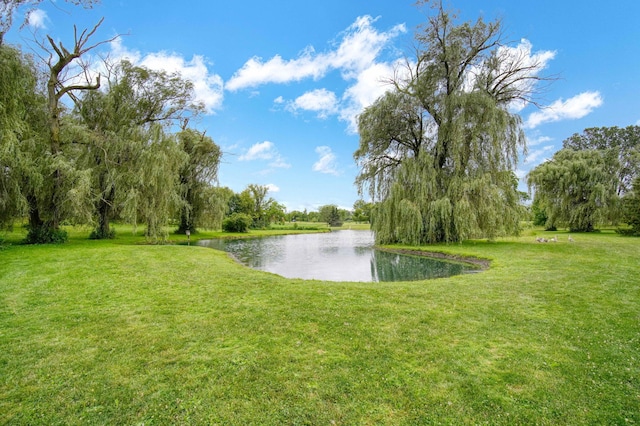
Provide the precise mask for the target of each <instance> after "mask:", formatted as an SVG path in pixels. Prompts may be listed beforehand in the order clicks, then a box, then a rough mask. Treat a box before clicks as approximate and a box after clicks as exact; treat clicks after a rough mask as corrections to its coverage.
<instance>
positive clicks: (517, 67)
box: [496, 38, 556, 112]
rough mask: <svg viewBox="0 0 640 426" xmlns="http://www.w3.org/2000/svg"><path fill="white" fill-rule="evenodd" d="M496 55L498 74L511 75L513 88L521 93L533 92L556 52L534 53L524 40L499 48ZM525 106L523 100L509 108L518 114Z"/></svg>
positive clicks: (515, 102) (528, 42) (542, 51)
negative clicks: (498, 62)
mask: <svg viewBox="0 0 640 426" xmlns="http://www.w3.org/2000/svg"><path fill="white" fill-rule="evenodd" d="M496 54H497V55H498V57H499V58H500V67H499V69H498V71H497V72H498V74H502V73H511V74H513V76H512V79H511V80H512V81H513V82H514V84H513V85H512V86H513V88H516V89H518V90H520V91H523V92H535V87H534V86H535V85H536V84H537V83H538V79H537V77H538V74H539V73H540V72H541V71H542V70H544V69H545V68H547V65H548V63H549V62H550V61H551V60H552V59H554V58H555V56H556V52H555V51H552V50H541V51H538V52H535V53H534V52H533V45H532V44H531V42H530V41H529V40H527V39H524V38H523V39H522V40H520V43H519V44H517V45H516V46H501V47H499V48H498V50H497V52H496ZM516 71H517V72H516ZM527 104H528V103H527V102H525V101H523V100H520V101H513V102H512V103H511V105H510V108H511V109H512V110H513V111H514V112H519V111H522V110H523V109H524V108H525V107H526V106H527Z"/></svg>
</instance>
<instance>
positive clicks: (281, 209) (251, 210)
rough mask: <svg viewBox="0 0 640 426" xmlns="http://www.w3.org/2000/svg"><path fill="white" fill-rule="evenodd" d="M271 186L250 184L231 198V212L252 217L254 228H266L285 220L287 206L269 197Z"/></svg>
mask: <svg viewBox="0 0 640 426" xmlns="http://www.w3.org/2000/svg"><path fill="white" fill-rule="evenodd" d="M268 193H269V187H268V186H266V185H257V184H249V185H248V186H247V188H246V189H245V190H243V191H242V192H241V193H239V194H234V195H233V196H231V197H230V198H229V214H233V213H244V214H246V215H248V216H250V217H251V219H252V224H251V227H252V228H253V229H265V228H267V227H268V226H269V225H270V224H271V223H273V222H284V220H285V218H286V215H285V206H284V205H282V204H280V203H278V202H277V201H276V200H274V199H273V198H271V197H269V198H267V194H268Z"/></svg>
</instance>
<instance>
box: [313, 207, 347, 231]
mask: <svg viewBox="0 0 640 426" xmlns="http://www.w3.org/2000/svg"><path fill="white" fill-rule="evenodd" d="M318 213H319V215H318V220H319V221H320V222H326V223H327V224H329V226H342V220H341V219H340V212H339V211H338V206H336V205H335V204H328V205H324V206H321V207H320V208H319V209H318Z"/></svg>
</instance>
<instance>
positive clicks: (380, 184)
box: [354, 1, 544, 244]
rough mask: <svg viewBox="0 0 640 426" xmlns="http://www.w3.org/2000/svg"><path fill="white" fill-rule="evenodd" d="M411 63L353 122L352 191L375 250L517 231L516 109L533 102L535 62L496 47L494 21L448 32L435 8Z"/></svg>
mask: <svg viewBox="0 0 640 426" xmlns="http://www.w3.org/2000/svg"><path fill="white" fill-rule="evenodd" d="M419 3H420V4H431V5H432V6H433V8H434V10H435V15H434V16H431V17H429V20H428V22H427V25H426V26H425V27H424V29H423V31H422V32H421V33H419V34H418V35H417V36H416V39H417V43H418V48H417V51H416V57H415V58H414V59H412V60H407V61H406V67H405V68H404V69H402V70H398V72H397V73H396V76H395V77H394V79H393V81H392V82H391V83H392V84H393V89H392V91H391V92H390V93H388V94H386V95H385V96H383V97H381V98H380V99H378V100H377V101H376V102H374V104H372V105H371V106H370V107H368V108H366V109H365V110H364V111H363V113H362V114H361V115H360V117H359V119H358V132H359V134H360V145H359V148H358V150H357V151H356V152H355V154H354V157H355V160H356V162H357V163H358V165H359V167H360V173H359V174H358V176H357V178H356V183H357V185H358V188H359V191H360V193H363V192H364V191H365V190H367V189H368V192H369V195H370V196H371V198H372V200H374V201H375V202H376V203H377V204H376V207H375V209H374V210H373V212H372V229H373V230H374V231H375V234H376V241H377V242H378V243H393V242H404V243H411V244H421V243H432V242H457V241H462V240H464V239H466V238H471V237H488V238H492V237H495V236H498V235H504V234H514V233H517V232H518V229H519V221H520V219H521V216H522V209H521V207H520V203H519V201H520V197H519V194H518V192H517V179H516V178H515V174H514V169H515V165H516V163H517V152H518V148H519V147H522V146H524V143H525V138H524V135H523V132H522V129H521V119H520V117H519V116H517V115H516V114H513V113H511V112H510V109H509V108H510V106H511V105H513V103H515V102H534V99H533V96H534V94H535V87H536V83H537V82H538V81H540V80H544V78H542V77H540V76H539V75H538V73H539V71H540V70H541V69H542V65H543V64H542V63H540V62H537V61H535V60H534V61H531V60H530V58H529V57H527V56H525V55H523V54H516V53H514V51H513V50H510V49H507V48H505V42H504V40H503V39H502V30H501V26H500V22H498V21H495V22H490V23H485V22H484V21H483V20H482V19H478V20H477V21H476V22H475V23H468V22H466V23H462V24H458V25H456V24H455V22H454V17H453V16H452V15H451V14H450V13H449V12H447V11H445V10H444V8H443V5H442V2H441V1H422V2H419Z"/></svg>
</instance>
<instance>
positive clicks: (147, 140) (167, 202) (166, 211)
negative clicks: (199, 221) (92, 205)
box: [123, 123, 187, 242]
mask: <svg viewBox="0 0 640 426" xmlns="http://www.w3.org/2000/svg"><path fill="white" fill-rule="evenodd" d="M140 137H142V138H143V139H142V140H141V143H142V144H143V145H144V146H145V149H144V150H143V151H142V153H141V155H140V159H139V163H138V164H139V165H140V166H141V167H139V169H138V173H136V174H135V181H134V183H133V185H132V187H131V188H130V189H128V192H127V193H126V201H125V207H124V209H123V214H124V217H125V219H126V220H128V221H129V222H131V223H133V224H134V225H137V223H138V221H139V220H141V221H143V222H144V223H145V225H146V228H145V236H146V237H147V238H148V239H149V240H152V241H154V242H164V241H165V240H166V237H167V232H166V230H165V229H164V227H165V225H166V224H167V223H168V221H169V218H170V217H172V216H173V215H174V213H175V212H176V211H177V210H178V208H179V206H180V205H181V203H182V200H181V197H180V188H179V184H180V182H179V171H180V169H181V168H182V167H183V166H184V164H185V163H186V161H187V158H186V154H185V153H184V152H183V151H182V150H181V149H180V148H179V147H178V144H177V143H176V141H175V138H174V137H173V136H172V135H167V134H166V133H165V131H164V129H163V127H162V126H161V125H160V124H158V123H155V124H153V125H152V126H151V127H149V129H148V130H145V131H144V132H141V133H140Z"/></svg>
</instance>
